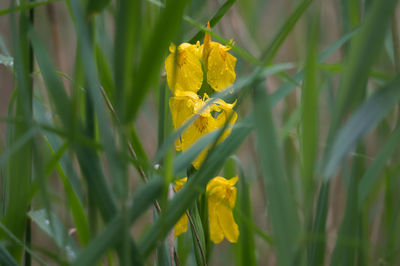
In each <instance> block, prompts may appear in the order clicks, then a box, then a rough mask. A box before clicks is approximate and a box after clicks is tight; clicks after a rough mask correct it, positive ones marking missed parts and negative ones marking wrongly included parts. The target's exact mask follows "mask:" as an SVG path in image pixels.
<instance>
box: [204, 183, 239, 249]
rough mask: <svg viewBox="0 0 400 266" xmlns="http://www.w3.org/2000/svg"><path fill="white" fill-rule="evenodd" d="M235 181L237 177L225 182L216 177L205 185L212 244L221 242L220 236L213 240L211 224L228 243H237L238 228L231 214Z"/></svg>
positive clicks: (233, 205)
mask: <svg viewBox="0 0 400 266" xmlns="http://www.w3.org/2000/svg"><path fill="white" fill-rule="evenodd" d="M237 180H238V177H234V178H231V179H229V180H227V179H225V178H223V177H221V176H217V177H214V178H213V179H211V180H210V182H208V184H207V188H206V192H207V197H208V208H209V217H208V219H209V221H210V238H211V240H212V241H213V242H214V243H219V242H220V241H222V240H221V236H220V235H218V238H217V237H215V238H214V239H213V237H212V236H211V223H213V227H214V228H218V229H219V230H220V232H219V234H221V232H222V234H223V237H224V236H225V237H226V238H227V239H228V241H230V242H237V239H238V237H239V227H238V225H237V224H236V222H235V219H234V217H233V213H232V210H233V208H234V207H235V203H236V188H235V187H234V185H235V184H236V182H237ZM210 210H211V211H210ZM216 222H217V224H216ZM212 233H213V234H214V235H215V234H216V233H215V232H212ZM223 237H222V238H223ZM214 240H216V241H214ZM217 241H219V242H217Z"/></svg>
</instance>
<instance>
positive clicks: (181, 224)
mask: <svg viewBox="0 0 400 266" xmlns="http://www.w3.org/2000/svg"><path fill="white" fill-rule="evenodd" d="M186 181H187V177H184V178H181V179H178V180H176V181H175V186H174V189H175V191H176V192H178V191H179V190H180V189H181V188H182V187H183V185H184V184H185V183H186ZM187 229H188V217H187V215H186V213H185V214H183V215H182V217H181V218H179V220H178V222H177V223H176V224H175V227H174V236H175V237H177V236H179V235H181V234H183V233H185V232H186V231H187Z"/></svg>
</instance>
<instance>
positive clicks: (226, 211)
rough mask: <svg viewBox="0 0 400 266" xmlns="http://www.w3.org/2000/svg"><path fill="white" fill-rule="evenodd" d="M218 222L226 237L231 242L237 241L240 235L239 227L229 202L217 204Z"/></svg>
mask: <svg viewBox="0 0 400 266" xmlns="http://www.w3.org/2000/svg"><path fill="white" fill-rule="evenodd" d="M216 213H217V217H218V223H219V225H220V227H221V229H222V231H223V233H224V236H225V237H226V239H227V240H228V241H229V242H231V243H236V242H237V240H238V237H239V227H238V225H237V224H236V222H235V219H234V218H233V213H232V209H231V208H230V207H229V206H227V202H221V203H219V204H217V205H216Z"/></svg>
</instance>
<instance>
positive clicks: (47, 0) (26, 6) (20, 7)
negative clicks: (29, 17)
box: [0, 0, 61, 16]
mask: <svg viewBox="0 0 400 266" xmlns="http://www.w3.org/2000/svg"><path fill="white" fill-rule="evenodd" d="M57 1H61V0H43V1H33V2H30V3H27V4H23V5H18V6H15V7H14V8H6V9H2V10H0V16H3V15H7V14H10V13H11V12H13V10H15V11H26V10H28V9H32V8H35V7H38V6H42V5H47V4H50V3H53V2H57Z"/></svg>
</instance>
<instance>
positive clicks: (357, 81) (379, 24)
mask: <svg viewBox="0 0 400 266" xmlns="http://www.w3.org/2000/svg"><path fill="white" fill-rule="evenodd" d="M396 2H397V1H396V0H390V1H387V2H385V3H383V2H379V1H374V2H373V6H372V7H371V8H370V9H369V10H368V13H367V16H366V18H365V20H364V22H363V24H362V26H361V28H360V30H359V34H358V35H357V37H356V39H355V40H354V41H353V42H352V45H351V48H350V52H349V57H348V63H347V66H346V71H345V72H344V76H343V78H342V82H341V84H340V87H339V91H338V96H337V97H336V102H335V107H334V111H333V117H332V122H331V125H330V130H329V133H328V138H327V147H326V149H325V151H324V156H323V160H322V170H321V172H322V174H321V176H322V179H323V180H325V181H327V180H329V179H330V176H327V174H328V175H329V174H331V173H330V172H327V171H326V169H327V167H326V165H327V162H328V160H331V159H330V158H328V155H329V154H332V156H336V155H334V153H331V148H332V144H333V140H334V138H335V137H336V133H337V131H338V128H339V126H340V123H341V121H342V119H343V117H344V115H345V114H346V112H347V111H348V110H349V109H350V108H351V107H353V106H354V104H352V100H353V99H360V98H361V97H360V95H365V87H366V86H365V85H366V83H367V80H368V74H369V71H370V68H371V65H372V64H373V63H374V61H375V59H376V57H377V55H378V51H379V50H380V48H381V47H382V45H383V38H384V34H385V29H387V27H388V25H389V20H390V14H391V13H392V12H393V10H394V6H395V4H396ZM371 49H372V50H371ZM370 51H375V53H373V54H371V55H370V56H365V55H366V54H370ZM356 101H357V100H356ZM356 103H357V104H359V101H357V102H356ZM343 147H344V146H343ZM330 171H332V172H335V171H336V169H330ZM328 199H329V181H328V182H324V183H323V185H322V188H321V190H320V195H319V199H318V201H319V202H318V208H317V213H316V215H315V217H316V218H315V219H314V226H313V235H315V236H318V237H320V238H321V239H323V241H322V243H321V242H320V243H315V244H314V246H313V247H312V252H313V256H314V258H315V259H316V260H314V261H311V262H310V263H311V265H320V264H321V263H323V260H324V254H325V253H324V252H325V242H324V239H325V222H326V214H327V207H328V206H327V205H328Z"/></svg>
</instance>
